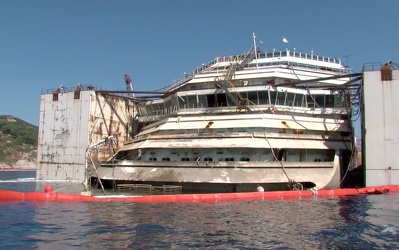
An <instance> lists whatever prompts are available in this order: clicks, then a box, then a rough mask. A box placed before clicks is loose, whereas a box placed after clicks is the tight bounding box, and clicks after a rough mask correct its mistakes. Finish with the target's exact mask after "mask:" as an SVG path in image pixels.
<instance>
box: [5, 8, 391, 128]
mask: <svg viewBox="0 0 399 250" xmlns="http://www.w3.org/2000/svg"><path fill="white" fill-rule="evenodd" d="M398 10H399V1H397V0H386V1H371V0H352V1H348V0H345V1H343V0H334V1H320V0H302V1H299V0H275V1H273V0H246V1H244V0H242V1H238V0H201V1H194V0H145V1H133V0H130V1H124V0H118V1H110V0H107V1H105V0H96V1H94V0H68V1H60V0H37V1H28V0H24V1H23V0H3V1H0V32H1V33H0V87H1V91H0V115H12V116H15V117H18V118H20V119H23V120H25V121H27V122H29V123H31V124H34V125H38V124H39V106H40V95H41V93H42V91H45V90H49V89H50V90H54V89H56V88H57V87H58V86H60V85H63V86H65V87H70V88H75V87H76V86H77V84H78V83H81V84H95V85H97V86H98V87H100V88H102V89H106V90H125V82H124V80H123V77H124V74H128V75H130V77H131V78H132V80H133V85H134V88H135V89H136V90H156V89H160V88H162V87H165V86H167V85H169V84H171V83H172V81H173V80H174V79H179V78H180V77H182V76H183V74H184V72H191V71H192V70H194V69H195V68H196V67H198V66H200V65H201V64H202V63H207V62H210V61H212V60H213V59H214V58H215V57H217V56H221V55H223V56H225V55H235V54H240V53H242V52H245V51H248V50H249V49H250V48H251V46H252V45H253V38H252V34H253V33H255V34H256V39H257V42H260V41H262V42H263V45H262V49H263V50H264V51H270V50H272V49H276V50H281V49H285V48H289V49H291V50H292V49H294V48H295V49H296V51H298V52H307V53H310V51H312V50H313V51H314V53H315V54H317V55H323V56H330V57H337V58H340V59H342V61H343V62H344V63H345V64H347V65H348V66H349V68H353V70H354V72H361V69H362V66H363V64H364V63H371V62H386V61H388V60H393V61H394V62H399V56H398V45H399V32H398V27H397V25H398V21H399V18H398V15H399V14H398V13H399V12H398ZM282 37H285V38H286V39H287V40H288V43H287V44H285V43H283V42H282V41H281V40H282Z"/></svg>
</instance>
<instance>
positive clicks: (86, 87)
mask: <svg viewBox="0 0 399 250" xmlns="http://www.w3.org/2000/svg"><path fill="white" fill-rule="evenodd" d="M78 86H79V85H76V86H75V87H65V86H64V85H60V86H59V87H57V88H55V89H42V91H41V94H42V95H44V94H52V93H54V91H57V90H60V93H68V92H74V91H75V90H76V88H77V87H78ZM80 86H81V91H84V90H93V91H96V90H102V89H101V88H100V87H98V86H97V85H95V84H80Z"/></svg>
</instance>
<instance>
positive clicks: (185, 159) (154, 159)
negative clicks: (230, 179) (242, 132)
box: [148, 157, 327, 162]
mask: <svg viewBox="0 0 399 250" xmlns="http://www.w3.org/2000/svg"><path fill="white" fill-rule="evenodd" d="M148 160H149V161H158V159H157V158H156V157H150V158H149V159H148ZM162 161H170V158H169V157H164V158H162ZM180 161H199V159H198V158H194V159H190V158H188V157H183V158H181V159H180ZM203 161H208V162H210V161H213V158H212V157H205V158H204V160H203ZM218 161H223V158H219V159H218ZM224 161H234V157H226V158H224ZM240 161H251V160H250V159H249V158H248V157H241V158H240ZM324 161H327V159H324ZM314 162H322V160H321V159H314Z"/></svg>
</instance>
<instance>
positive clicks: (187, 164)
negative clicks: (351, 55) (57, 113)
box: [93, 46, 359, 192]
mask: <svg viewBox="0 0 399 250" xmlns="http://www.w3.org/2000/svg"><path fill="white" fill-rule="evenodd" d="M353 77H358V74H352V75H350V74H348V73H347V70H346V68H345V67H344V66H343V65H342V64H341V61H340V60H339V59H337V58H333V57H325V56H319V55H315V54H313V53H301V52H296V51H290V50H283V51H270V52H262V51H260V50H259V49H257V48H256V46H254V47H253V48H251V50H250V51H249V52H247V53H243V54H240V55H236V56H223V57H217V58H216V59H215V60H213V61H211V62H210V63H208V64H206V65H202V66H200V67H199V68H197V69H196V70H194V71H193V72H192V73H189V74H185V75H184V76H183V77H182V78H181V79H180V80H179V81H177V82H175V83H173V84H172V85H170V86H168V87H166V88H165V89H164V91H163V94H162V95H160V96H159V98H154V97H148V98H147V99H145V97H143V98H141V99H139V98H137V100H140V101H138V104H137V116H136V117H135V118H134V121H133V124H134V126H133V127H134V128H135V129H134V130H135V133H134V137H133V139H132V140H131V141H129V142H127V143H125V145H124V146H123V147H122V148H121V149H120V150H119V151H118V153H117V154H115V156H114V157H113V158H111V159H110V160H109V161H106V162H102V164H101V166H100V167H99V168H98V169H97V173H96V174H95V175H93V178H97V177H98V178H100V179H101V181H102V182H103V183H105V184H107V183H111V184H115V183H116V184H117V183H132V184H152V185H179V186H182V187H183V191H192V192H197V191H198V192H200V191H221V192H232V191H254V190H256V187H257V186H262V187H265V189H280V190H281V189H295V188H299V189H302V188H305V189H306V188H314V189H327V188H339V187H340V183H341V180H342V178H343V175H344V174H345V172H346V171H347V169H348V167H350V166H349V165H350V162H351V159H352V158H353V157H352V156H353V131H352V124H351V103H350V95H349V94H350V91H348V90H346V89H345V88H344V86H345V85H347V84H349V83H351V82H353V81H354V80H353ZM358 79H359V78H355V80H358Z"/></svg>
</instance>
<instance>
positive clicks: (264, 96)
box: [139, 91, 346, 116]
mask: <svg viewBox="0 0 399 250" xmlns="http://www.w3.org/2000/svg"><path fill="white" fill-rule="evenodd" d="M240 96H241V100H240V101H241V103H242V104H245V105H270V106H274V105H280V106H289V107H303V108H343V107H345V106H346V102H345V96H343V95H338V94H336V95H325V94H318V95H304V94H299V93H290V92H277V91H251V92H240ZM234 106H235V103H234V102H233V101H232V100H231V99H230V98H229V97H228V96H227V95H226V94H225V93H221V94H210V95H189V96H177V97H174V98H171V99H168V100H167V101H166V102H162V103H147V104H146V105H143V106H139V109H140V115H141V116H147V115H162V114H169V113H174V112H177V111H179V110H181V109H196V108H199V109H201V108H211V107H234Z"/></svg>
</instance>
